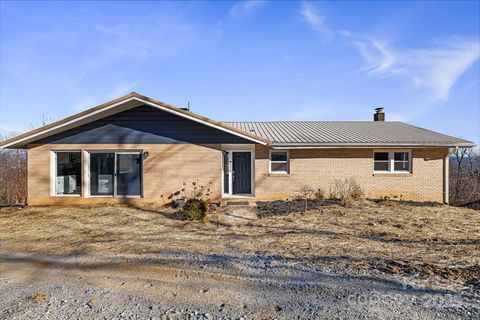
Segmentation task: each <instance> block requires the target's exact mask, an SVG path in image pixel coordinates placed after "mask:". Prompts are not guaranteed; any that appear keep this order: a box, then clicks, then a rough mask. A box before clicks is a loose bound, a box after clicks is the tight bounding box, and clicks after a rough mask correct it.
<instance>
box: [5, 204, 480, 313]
mask: <svg viewBox="0 0 480 320" xmlns="http://www.w3.org/2000/svg"><path fill="white" fill-rule="evenodd" d="M260 209H261V207H260ZM269 215H271V214H269ZM216 221H217V217H216V214H215V213H213V214H211V216H210V221H209V222H205V223H193V222H186V221H183V220H181V217H180V216H179V215H178V214H177V213H175V212H174V211H172V210H166V209H164V208H157V207H155V205H153V204H152V205H149V206H146V207H144V208H133V207H129V206H104V207H83V208H73V207H55V208H53V207H49V208H33V207H32V208H24V209H3V210H2V211H0V252H1V256H0V258H1V259H0V260H1V261H2V264H3V266H4V269H3V273H4V274H10V275H14V274H15V272H14V271H15V268H16V267H18V266H21V267H22V268H23V269H24V270H27V269H28V268H33V267H35V268H37V267H38V266H40V267H41V266H44V265H47V266H50V265H52V264H53V263H52V262H49V263H46V262H45V261H43V260H42V262H39V261H38V259H39V257H49V259H53V260H52V261H61V260H62V259H69V258H70V257H86V256H92V257H97V258H95V259H99V258H98V257H102V259H117V258H119V257H125V259H127V258H128V259H132V258H133V259H137V258H138V259H143V258H145V257H152V256H155V257H157V255H165V254H171V253H174V254H177V255H180V256H182V257H183V256H185V255H188V256H189V257H190V258H189V259H188V260H189V261H190V262H192V261H196V262H195V264H193V265H199V266H197V267H196V268H198V269H197V270H200V269H202V264H201V263H203V262H205V261H207V262H205V263H206V264H210V263H212V257H218V259H219V260H222V258H221V257H230V258H231V257H235V259H237V260H238V261H239V262H238V264H239V265H243V264H245V265H246V266H244V267H242V268H243V269H242V268H240V269H242V270H244V269H245V268H247V269H248V268H253V269H251V270H250V269H249V270H250V271H249V277H250V276H251V273H252V272H253V273H255V272H257V268H258V269H259V270H260V269H261V270H264V269H265V265H272V261H274V262H275V261H277V262H276V263H278V265H280V266H281V265H284V266H288V268H287V267H285V268H286V269H285V270H287V269H288V270H290V271H289V272H294V273H292V274H294V275H295V276H299V274H298V272H300V271H301V272H300V273H301V274H304V273H305V272H307V271H306V270H307V269H308V270H310V269H311V270H314V272H313V271H311V272H310V271H308V272H307V273H308V274H313V273H315V274H317V276H316V277H315V279H323V278H322V277H325V276H326V275H328V276H336V277H337V276H340V277H353V278H352V279H355V280H351V281H353V282H351V281H350V280H349V282H347V283H350V282H351V283H352V284H353V283H354V281H360V279H362V278H365V277H367V276H368V277H369V279H380V280H381V281H383V282H382V283H385V281H387V282H388V281H395V282H396V283H397V284H399V285H400V286H401V287H402V286H403V287H405V285H408V286H410V285H411V286H419V287H421V288H422V290H436V291H439V290H440V291H441V292H447V293H453V294H460V295H466V296H468V297H470V298H471V299H473V301H476V302H478V301H477V300H476V299H477V297H480V281H479V279H480V228H479V226H480V212H479V211H475V210H471V209H464V208H454V207H449V206H438V205H437V206H421V205H418V204H408V203H407V204H400V203H395V202H387V203H374V202H370V201H366V202H363V203H361V204H356V205H354V206H353V207H351V208H344V207H341V206H338V205H336V204H332V203H329V204H328V205H326V206H320V207H318V209H315V210H311V211H308V212H306V213H290V214H285V215H281V216H268V217H264V218H259V219H255V220H249V221H247V222H246V223H243V224H240V225H235V226H227V225H223V224H221V223H216ZM19 254H25V255H27V256H28V257H29V258H28V259H27V258H22V259H18V255H19ZM12 257H13V258H12ZM15 257H16V258H15ZM32 257H35V258H32ZM206 257H208V259H207V260H205V259H206ZM162 259H163V260H162V261H163V262H162V263H163V264H164V263H165V257H163V258H162ZM167 260H168V259H167ZM174 260H175V261H177V260H178V259H174ZM213 260H215V259H213ZM169 261H171V260H169ZM199 261H200V262H201V263H199ZM265 261H267V262H265ZM177 262H178V261H177ZM213 262H215V261H213ZM252 264H253V265H254V267H252ZM256 264H258V266H257V265H256ZM130 266H131V264H130ZM176 268H179V269H180V270H182V267H181V265H176ZM305 268H307V269H305ZM309 268H310V269H309ZM57 269H58V268H57ZM60 269H61V270H64V269H65V268H63V267H62V268H60ZM67 269H68V268H67ZM71 269H73V268H71ZM227 269H228V267H227V266H224V267H223V268H222V270H221V271H219V272H218V274H221V275H222V276H226V273H228V271H227ZM294 269H295V271H292V270H294ZM194 270H195V269H194ZM232 270H233V269H232ZM245 270H246V269H245ZM245 270H244V271H245ZM282 270H283V269H282ZM285 270H284V271H285ZM298 270H300V271H298ZM57 271H58V270H57ZM177 271H178V270H177ZM190 271H192V270H190ZM201 271H202V270H201ZM203 271H205V270H203ZM149 272H150V271H149ZM179 272H181V271H179ZM275 272H276V271H275ZM275 272H274V271H272V273H271V274H268V275H272V276H273V275H274V274H275ZM282 272H283V271H282ZM285 272H286V271H285ZM57 273H58V272H55V274H57ZM268 275H267V276H268ZM90 276H91V274H90ZM65 277H67V278H68V276H67V275H65ZM300 278H301V277H300ZM307 278H308V277H307ZM1 279H2V278H1V275H0V280H1ZM5 279H7V280H5V281H7V282H8V283H9V284H6V283H4V284H3V285H4V286H5V288H7V287H8V288H13V287H14V286H16V285H17V284H18V283H19V282H20V283H21V281H20V280H19V279H21V277H20V276H18V277H13V276H12V277H6V278H5ZM349 279H350V278H349ZM37 280H38V281H42V279H41V278H40V279H37ZM250 280H251V279H250ZM250 280H249V281H250ZM52 281H53V280H52ZM56 281H60V280H59V279H57V280H56ZM48 283H51V281H50V282H48ZM200 283H201V282H200ZM277 284H278V283H277ZM265 285H266V284H265ZM322 285H324V284H322ZM357 285H358V287H359V288H362V287H363V286H364V284H357ZM12 286H13V287H12ZM248 286H250V285H248ZM347 287H348V285H347ZM77 289H78V288H77ZM137 289H138V288H137ZM237 289H238V288H237ZM22 290H26V289H19V288H17V287H15V292H22ZM66 290H67V289H66ZM295 290H296V289H295ZM360 291H361V290H360ZM272 292H273V291H272ZM322 292H324V291H322ZM32 296H33V294H32ZM317 298H318V297H317ZM470 298H469V299H470ZM187 300H188V299H187ZM307 302H308V301H307ZM307 302H306V303H307ZM476 302H475V303H473V305H474V306H475V307H473V309H469V311H468V313H465V314H461V313H460V314H461V317H462V318H463V317H464V316H465V315H467V318H468V314H470V315H472V316H475V315H477V316H478V315H479V313H476V312H480V311H479V310H480V307H478V304H476ZM307 304H308V303H307ZM273 308H274V309H275V308H276V307H275V306H273ZM278 308H280V309H282V307H278ZM319 308H320V307H319ZM322 308H323V309H322V310H328V308H327V309H325V308H326V307H325V306H323V307H322ZM7 309H8V308H7ZM8 310H10V309H8ZM12 310H13V309H12ZM262 310H263V309H262ZM319 310H320V309H319ZM257 311H258V310H257ZM457 311H458V310H457ZM12 312H14V311H12ZM182 312H183V311H182ZM192 312H194V311H192ZM195 312H197V311H195ZM198 312H200V311H198ZM252 312H253V311H252ZM365 312H366V313H363V314H361V313H360V314H361V315H363V317H366V318H370V317H369V315H371V314H370V313H368V310H367V311H365ZM425 312H426V313H425V314H424V315H425V317H423V318H429V316H432V315H435V312H437V310H435V311H432V312H433V313H430V311H428V312H427V311H425ZM466 312H467V311H466ZM472 312H473V313H472ZM307 313H308V312H307ZM198 314H200V313H198ZM238 314H240V313H232V314H231V315H238ZM246 314H247V316H246V317H247V318H248V313H246ZM254 314H256V315H257V316H258V317H259V318H264V317H268V316H266V314H267V315H268V314H269V313H265V314H264V313H251V314H250V316H251V315H254ZM360 314H352V315H351V316H352V318H355V317H357V316H359V315H360ZM291 315H293V314H291ZM383 315H384V316H385V315H388V314H383ZM417 315H421V313H418V314H417ZM196 316H197V315H195V316H193V318H195V317H196ZM297 316H298V317H300V318H301V317H302V316H301V315H300V316H299V315H297ZM450 316H452V315H451V314H448V317H450ZM199 317H200V316H198V317H197V318H199ZM212 317H214V316H212ZM346 317H347V318H348V316H346ZM409 317H412V314H408V313H407V314H406V316H405V318H409ZM232 318H235V317H233V316H232ZM278 318H282V316H281V314H280V315H279V316H278ZM380 318H381V317H380ZM400 318H402V317H400ZM413 318H414V317H413ZM419 318H422V317H421V316H420V317H419Z"/></svg>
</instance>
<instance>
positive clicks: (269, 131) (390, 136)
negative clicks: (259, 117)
mask: <svg viewBox="0 0 480 320" xmlns="http://www.w3.org/2000/svg"><path fill="white" fill-rule="evenodd" d="M223 123H224V124H225V125H228V126H231V127H234V128H237V129H239V130H243V131H246V132H248V133H250V134H254V135H258V136H260V137H263V138H265V139H268V140H270V141H272V144H271V145H272V146H278V147H282V146H284V147H287V146H288V147H303V146H305V147H309V146H310V147H311V146H319V147H321V146H325V147H328V146H385V147H395V146H397V147H400V146H412V147H415V146H431V147H435V146H439V147H440V146H441V147H473V146H474V145H475V144H474V143H473V142H471V141H467V140H463V139H460V138H455V137H452V136H448V135H445V134H441V133H438V132H434V131H430V130H427V129H423V128H419V127H416V126H412V125H409V124H407V123H403V122H394V121H268V122H264V121H258V122H223Z"/></svg>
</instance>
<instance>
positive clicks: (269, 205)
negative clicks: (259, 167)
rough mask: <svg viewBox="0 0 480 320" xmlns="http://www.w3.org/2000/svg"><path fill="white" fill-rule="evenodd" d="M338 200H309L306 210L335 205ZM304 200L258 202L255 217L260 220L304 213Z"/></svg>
mask: <svg viewBox="0 0 480 320" xmlns="http://www.w3.org/2000/svg"><path fill="white" fill-rule="evenodd" d="M337 203H338V200H309V201H308V203H307V210H315V209H319V208H321V207H325V206H331V205H334V204H337ZM304 211H305V201H304V200H287V201H283V200H277V201H258V202H257V215H258V217H260V218H266V217H273V216H285V215H287V214H290V213H295V212H304Z"/></svg>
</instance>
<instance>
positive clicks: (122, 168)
mask: <svg viewBox="0 0 480 320" xmlns="http://www.w3.org/2000/svg"><path fill="white" fill-rule="evenodd" d="M141 165H142V158H141V156H140V154H139V153H117V195H119V196H139V195H140V189H141V175H142V167H141Z"/></svg>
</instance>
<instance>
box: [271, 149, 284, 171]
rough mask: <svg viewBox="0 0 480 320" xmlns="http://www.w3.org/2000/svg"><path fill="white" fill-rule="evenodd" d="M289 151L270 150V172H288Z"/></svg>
mask: <svg viewBox="0 0 480 320" xmlns="http://www.w3.org/2000/svg"><path fill="white" fill-rule="evenodd" d="M288 161H289V159H288V151H271V152H270V173H288V170H289V165H288Z"/></svg>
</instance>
